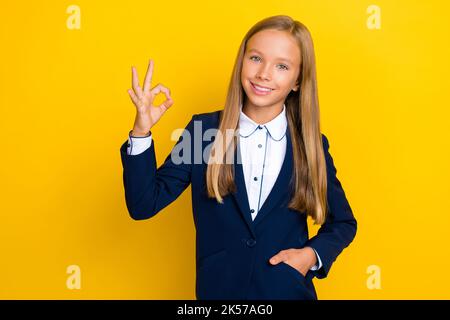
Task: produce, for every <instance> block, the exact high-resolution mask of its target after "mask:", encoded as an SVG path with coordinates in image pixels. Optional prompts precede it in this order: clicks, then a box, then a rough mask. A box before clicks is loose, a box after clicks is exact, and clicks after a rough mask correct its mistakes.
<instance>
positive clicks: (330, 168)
mask: <svg viewBox="0 0 450 320" xmlns="http://www.w3.org/2000/svg"><path fill="white" fill-rule="evenodd" d="M322 142H323V149H324V155H325V161H326V167H327V216H326V220H325V222H324V223H323V224H322V225H321V227H320V228H319V230H318V232H317V234H316V235H315V236H314V237H312V238H311V239H309V240H308V241H307V242H306V244H305V246H310V247H312V248H313V249H315V250H316V251H317V253H318V254H319V256H320V259H321V260H322V268H320V269H319V270H316V271H312V272H313V273H314V275H315V276H316V277H317V278H319V279H323V278H326V277H327V275H328V272H329V271H330V268H331V265H332V264H333V262H334V261H335V260H336V258H337V256H338V255H339V254H340V253H341V252H342V251H343V250H344V248H346V247H347V246H348V245H349V244H350V243H351V242H352V241H353V239H354V237H355V235H356V229H357V222H356V219H355V217H354V216H353V212H352V209H351V208H350V205H349V203H348V201H347V198H346V196H345V192H344V190H343V188H342V185H341V183H340V181H339V180H338V178H337V177H336V172H337V170H336V168H335V166H334V163H333V158H332V157H331V154H330V152H329V143H328V138H327V137H326V136H325V135H324V134H322Z"/></svg>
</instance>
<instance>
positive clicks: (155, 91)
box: [151, 84, 173, 112]
mask: <svg viewBox="0 0 450 320" xmlns="http://www.w3.org/2000/svg"><path fill="white" fill-rule="evenodd" d="M151 92H152V95H153V96H156V95H157V94H158V93H160V92H163V93H164V95H165V96H166V100H165V101H164V102H163V103H161V104H160V105H158V106H156V107H158V108H161V111H163V112H164V111H166V110H167V109H169V108H170V107H171V106H172V104H173V100H172V97H171V96H170V90H169V88H167V87H165V86H163V85H162V84H158V85H157V86H156V87H155V88H153V90H152V91H151Z"/></svg>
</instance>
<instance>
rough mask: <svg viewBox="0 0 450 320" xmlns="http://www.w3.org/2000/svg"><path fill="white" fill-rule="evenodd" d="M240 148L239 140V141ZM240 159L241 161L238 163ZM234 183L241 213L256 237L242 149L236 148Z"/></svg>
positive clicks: (235, 197)
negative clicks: (246, 185) (243, 166)
mask: <svg viewBox="0 0 450 320" xmlns="http://www.w3.org/2000/svg"><path fill="white" fill-rule="evenodd" d="M237 143H238V146H239V140H238V142H237ZM238 159H239V161H238ZM234 182H235V184H236V192H234V193H233V192H232V194H233V197H234V199H235V200H236V203H237V205H238V207H239V209H240V211H241V215H242V217H243V218H244V220H245V222H246V224H247V226H248V228H249V229H250V232H251V233H252V235H253V237H256V233H255V229H254V225H253V219H252V215H251V213H250V205H249V203H248V195H247V189H246V187H245V178H244V170H243V168H242V158H241V153H240V148H239V147H237V148H236V152H235V154H234Z"/></svg>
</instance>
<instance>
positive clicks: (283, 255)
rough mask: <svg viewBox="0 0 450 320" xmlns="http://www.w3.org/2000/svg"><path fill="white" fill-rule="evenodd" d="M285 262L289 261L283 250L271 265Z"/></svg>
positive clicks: (271, 261) (271, 260)
mask: <svg viewBox="0 0 450 320" xmlns="http://www.w3.org/2000/svg"><path fill="white" fill-rule="evenodd" d="M285 260H287V254H286V252H285V251H284V250H282V251H280V252H278V253H277V254H276V255H274V256H273V257H272V258H271V259H270V263H272V264H277V263H279V262H281V261H285Z"/></svg>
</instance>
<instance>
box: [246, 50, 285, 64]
mask: <svg viewBox="0 0 450 320" xmlns="http://www.w3.org/2000/svg"><path fill="white" fill-rule="evenodd" d="M250 51H255V52H258V53H259V54H263V53H262V52H261V51H259V50H257V49H253V48H252V49H249V50H248V52H250ZM278 59H279V60H283V61H286V62H289V63H292V61H291V60H290V59H288V58H283V57H278Z"/></svg>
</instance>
